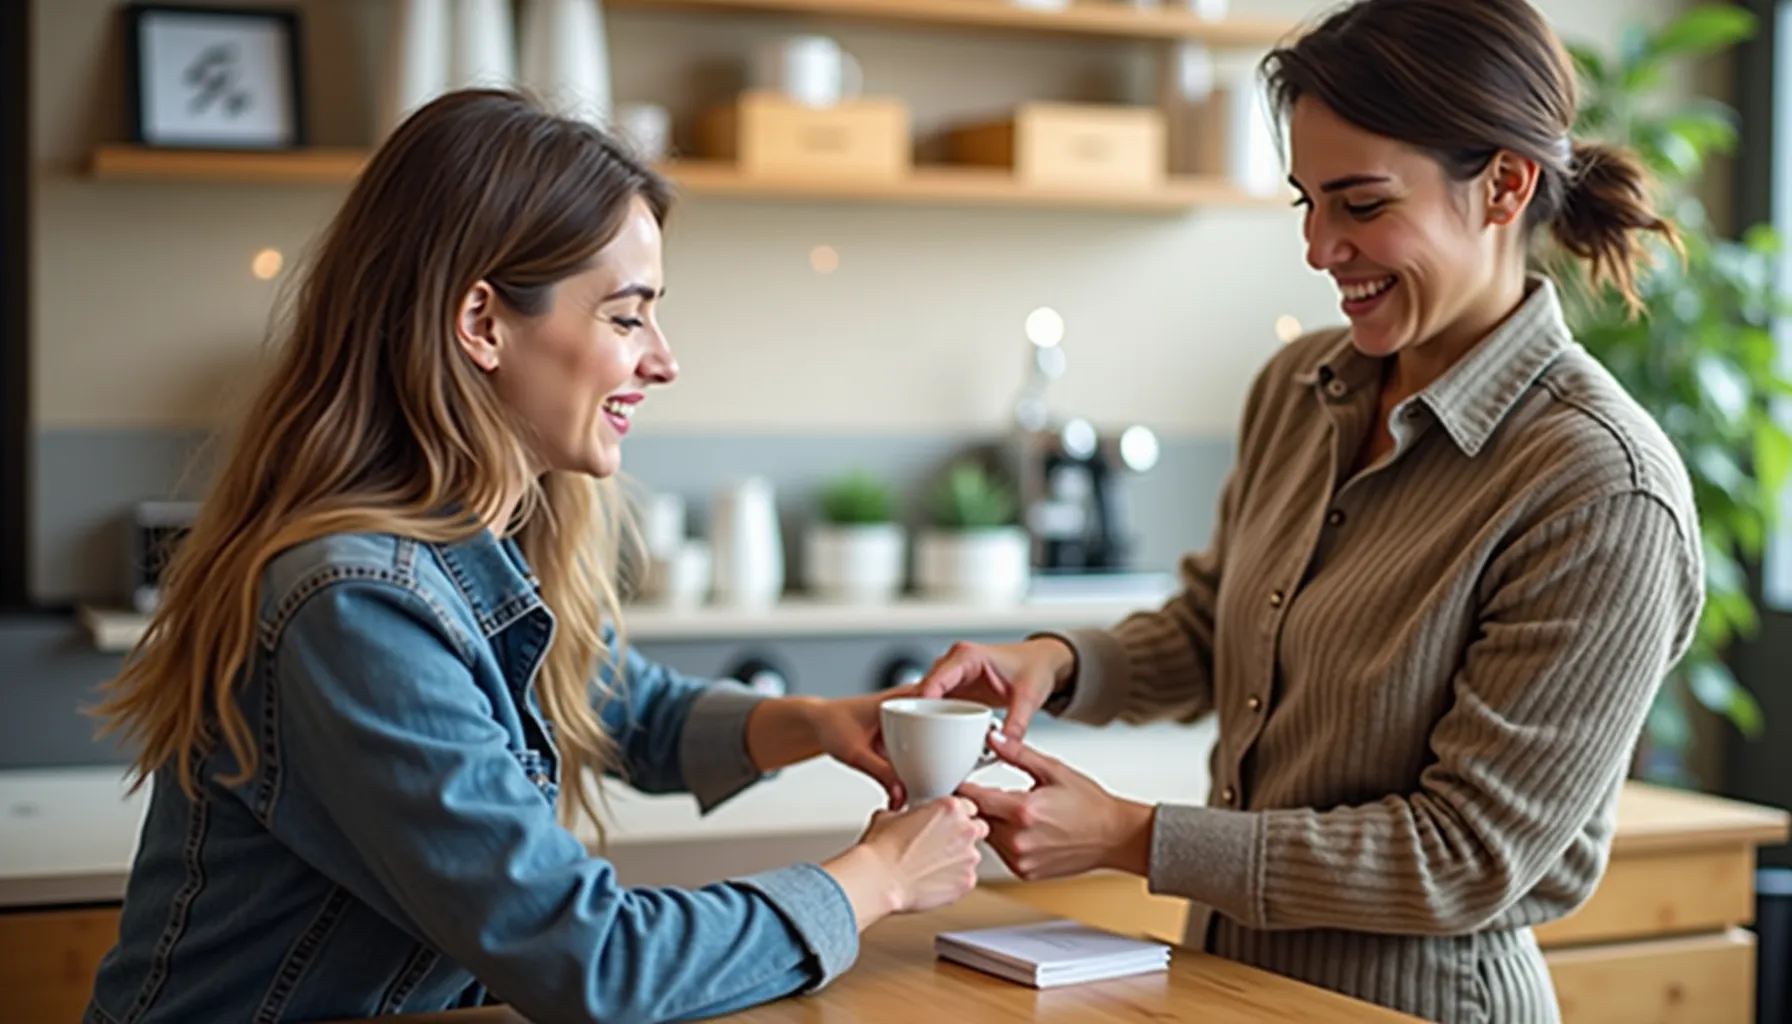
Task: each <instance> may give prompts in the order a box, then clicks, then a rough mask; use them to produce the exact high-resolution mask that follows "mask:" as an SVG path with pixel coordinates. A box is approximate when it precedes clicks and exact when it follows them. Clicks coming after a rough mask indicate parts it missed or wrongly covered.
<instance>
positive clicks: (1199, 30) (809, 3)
mask: <svg viewBox="0 0 1792 1024" xmlns="http://www.w3.org/2000/svg"><path fill="white" fill-rule="evenodd" d="M611 6H613V7H627V8H633V9H636V10H654V9H658V10H691V9H700V10H711V11H716V10H725V11H746V12H773V13H786V14H816V15H822V16H826V17H834V18H847V19H851V20H855V21H879V22H885V23H898V24H901V23H906V24H911V25H939V26H950V27H954V28H987V29H1000V30H1006V31H1013V32H1039V33H1047V34H1058V35H1078V36H1106V37H1110V38H1120V39H1199V40H1202V41H1204V42H1206V43H1208V44H1210V45H1213V46H1217V47H1225V48H1252V47H1262V48H1268V47H1271V46H1274V45H1275V44H1276V43H1278V42H1280V41H1282V40H1283V39H1285V38H1287V37H1288V36H1289V35H1290V34H1291V33H1293V32H1294V31H1295V30H1296V24H1295V23H1294V22H1292V21H1286V20H1279V19H1272V18H1227V19H1225V20H1222V21H1209V20H1207V19H1204V18H1200V17H1197V16H1196V15H1195V13H1194V12H1193V11H1190V10H1188V9H1186V8H1183V7H1181V6H1179V5H1177V4H1176V2H1175V0H1164V3H1163V5H1162V6H1160V7H1155V8H1152V7H1146V8H1139V7H1133V6H1131V5H1129V4H1126V3H1122V2H1117V0H1108V2H1103V3H1093V2H1091V3H1072V4H1071V5H1070V6H1069V7H1065V8H1060V9H1057V10H1051V9H1043V8H1037V7H1026V6H1022V5H1021V4H1017V3H1013V2H1010V0H612V3H611Z"/></svg>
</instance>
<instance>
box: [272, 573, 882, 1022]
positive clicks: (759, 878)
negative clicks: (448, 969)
mask: <svg viewBox="0 0 1792 1024" xmlns="http://www.w3.org/2000/svg"><path fill="white" fill-rule="evenodd" d="M453 635H454V634H453V633H452V632H451V631H450V628H449V627H448V626H447V625H446V624H445V621H444V620H443V619H441V618H440V617H439V616H438V614H437V613H436V612H435V611H434V610H433V608H432V607H431V605H430V603H429V602H428V601H427V600H426V599H425V598H424V596H423V595H422V594H420V593H419V592H417V591H415V590H412V589H411V588H410V587H408V586H405V585H402V584H399V583H390V582H385V581H374V580H352V581H343V582H337V583H332V584H330V585H328V586H326V587H324V588H323V589H321V590H320V591H318V592H317V593H315V594H313V595H311V596H310V597H308V598H307V599H306V600H305V602H304V603H303V604H302V605H301V606H300V608H299V609H298V610H297V611H296V612H294V613H293V615H292V617H291V618H290V619H289V620H288V623H287V625H286V627H285V629H284V630H283V632H282V634H281V636H280V638H279V640H278V646H277V648H276V650H275V652H274V654H273V659H274V660H273V663H272V665H271V670H272V671H273V673H274V678H273V679H271V680H270V681H269V693H270V696H271V699H272V701H273V707H274V708H275V709H276V710H275V711H274V712H273V713H274V714H276V715H277V716H278V718H277V730H276V732H275V733H274V734H273V735H275V736H277V737H278V744H277V747H276V748H275V749H274V750H271V751H268V752H267V753H268V762H269V763H268V764H267V765H265V766H264V768H263V771H265V772H270V773H273V775H274V777H275V778H276V779H277V783H276V789H275V792H274V796H273V802H272V803H271V804H270V805H269V806H268V807H267V809H266V811H265V814H266V817H267V821H268V827H269V828H270V830H271V831H272V832H273V833H274V834H275V835H276V836H277V837H278V838H280V839H281V840H282V841H283V842H285V843H287V844H288V845H289V846H291V847H292V848H293V849H294V850H295V852H297V853H298V854H299V855H301V856H303V857H305V858H306V859H307V860H309V861H310V862H311V863H312V864H313V865H315V866H316V867H317V868H318V870H320V871H322V872H323V873H324V874H326V875H328V876H330V877H332V878H333V879H334V880H336V881H337V883H338V884H340V885H341V886H343V887H344V888H345V889H346V890H348V891H349V892H350V893H352V894H353V895H355V896H356V897H358V898H360V899H362V900H364V901H365V902H367V903H368V904H369V905H371V906H373V907H374V908H375V909H376V910H378V911H379V912H381V913H382V914H385V915H386V916H387V917H389V918H390V919H391V920H393V921H395V922H397V923H399V924H400V925H401V926H403V927H405V928H406V929H408V930H410V931H411V932H412V933H413V934H415V935H416V936H418V938H419V939H420V940H421V941H424V942H427V943H429V944H430V945H432V946H434V947H435V948H437V949H439V950H441V951H442V952H443V953H445V954H446V955H448V956H450V957H452V958H453V959H454V960H456V961H458V962H459V963H460V964H462V965H463V966H465V967H466V968H467V969H468V970H470V971H472V972H473V974H474V975H475V976H476V977H478V978H479V979H480V980H481V981H482V982H484V983H485V984H486V985H487V987H488V988H490V989H491V991H492V993H493V994H494V995H496V996H497V997H498V998H500V999H502V1000H504V1001H505V1002H508V1003H510V1004H511V1005H513V1006H515V1007H516V1008H517V1009H518V1010H519V1011H520V1012H522V1013H523V1014H524V1015H526V1016H528V1017H530V1018H532V1019H536V1020H556V1021H604V1022H607V1024H615V1022H620V1021H629V1022H635V1021H660V1020H676V1019H684V1018H690V1017H698V1016H709V1015H714V1014H720V1013H725V1012H730V1011H733V1010H737V1009H741V1008H743V1007H746V1006H751V1005H754V1004H756V1003H760V1002H764V1001H766V1000H768V999H773V998H777V997H779V996H783V995H787V994H790V993H792V992H796V991H800V990H804V989H809V988H812V987H819V986H820V985H822V984H826V983H827V982H828V981H829V980H831V979H832V978H833V977H834V976H836V975H837V974H838V973H839V972H840V971H841V970H843V969H844V968H845V967H847V966H848V965H849V964H850V963H851V962H852V960H853V959H854V958H855V957H856V956H857V953H858V935H857V930H856V927H855V925H854V920H853V915H852V909H851V905H850V904H849V903H848V902H847V900H846V896H845V893H843V892H842V891H841V890H840V888H839V886H838V885H837V884H835V882H834V880H833V879H832V878H831V877H829V876H828V875H827V873H826V872H824V871H822V870H821V869H820V868H819V867H816V866H814V865H796V866H793V867H789V868H784V869H780V870H777V871H771V872H767V873H764V874H761V875H756V876H752V877H748V878H742V879H736V880H732V881H728V882H721V883H717V884H714V885H709V886H705V887H703V888H700V889H649V888H624V887H623V886H621V885H620V884H618V881H617V879H616V875H615V873H614V870H613V869H612V867H611V866H610V864H609V863H608V862H607V861H605V860H602V859H600V858H596V857H592V856H591V855H589V854H588V853H587V852H586V850H585V848H584V847H583V846H582V845H581V844H580V843H579V841H578V840H577V839H576V838H575V837H574V836H573V835H572V834H571V833H570V832H568V831H566V830H565V829H564V828H562V827H561V826H560V825H559V823H558V822H557V821H556V820H555V815H554V808H553V806H552V805H551V804H550V803H549V801H548V800H547V799H546V798H545V797H544V795H543V794H542V792H541V791H540V790H539V789H537V788H536V786H535V784H534V783H532V782H531V781H529V779H528V778H527V777H526V775H525V774H524V773H523V771H522V769H521V768H520V767H519V765H518V762H517V760H516V758H515V757H514V756H513V755H512V753H511V752H510V750H509V749H508V747H507V744H506V740H505V735H504V731H503V729H502V728H501V727H500V726H499V725H498V723H497V722H496V721H495V720H494V718H493V716H492V705H491V704H490V701H489V699H488V697H487V696H486V694H485V693H484V692H483V691H482V690H481V689H480V688H479V687H478V685H477V684H476V683H475V682H474V678H473V675H472V672H471V669H470V667H469V666H468V664H467V663H466V662H465V661H463V660H462V657H461V655H460V654H459V653H458V652H457V648H456V647H455V641H454V639H453Z"/></svg>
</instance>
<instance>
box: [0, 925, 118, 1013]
mask: <svg viewBox="0 0 1792 1024" xmlns="http://www.w3.org/2000/svg"><path fill="white" fill-rule="evenodd" d="M117 939H118V909H117V908H116V907H91V908H81V909H75V910H60V909H52V910H8V911H0V1021H21V1022H24V1021H46V1022H47V1021H77V1020H80V1019H81V1012H82V1011H83V1010H85V1009H86V1008H87V997H88V994H89V993H90V992H92V991H93V976H94V972H95V971H97V970H98V969H99V966H100V958H101V957H104V956H105V955H106V951H107V950H109V949H111V948H112V944H113V943H114V942H115V941H117Z"/></svg>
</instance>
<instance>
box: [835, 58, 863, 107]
mask: <svg viewBox="0 0 1792 1024" xmlns="http://www.w3.org/2000/svg"><path fill="white" fill-rule="evenodd" d="M840 68H841V70H842V71H844V72H845V74H843V75H841V80H842V81H841V88H842V95H843V96H844V97H845V98H846V99H849V100H851V99H857V98H858V96H859V94H860V93H862V92H864V91H865V69H864V68H862V67H860V66H859V58H857V57H854V56H853V55H852V54H850V53H847V52H846V51H844V50H842V51H841V52H840Z"/></svg>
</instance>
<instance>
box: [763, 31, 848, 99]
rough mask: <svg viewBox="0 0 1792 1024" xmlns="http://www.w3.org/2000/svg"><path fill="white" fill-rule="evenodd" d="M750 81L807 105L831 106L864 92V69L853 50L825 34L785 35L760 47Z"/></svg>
mask: <svg viewBox="0 0 1792 1024" xmlns="http://www.w3.org/2000/svg"><path fill="white" fill-rule="evenodd" d="M753 85H754V87H756V88H759V89H767V90H771V91H774V92H780V93H783V94H784V95H785V96H786V97H787V98H789V99H790V100H791V102H793V103H800V104H802V105H803V106H806V107H831V106H833V105H835V104H837V103H839V102H840V101H841V100H844V99H851V98H853V97H855V96H857V95H859V94H860V93H861V92H863V91H864V88H865V73H864V71H863V69H861V68H860V67H859V62H858V60H857V59H856V58H854V57H853V55H852V54H850V53H847V52H846V51H845V50H843V49H841V48H840V44H839V43H837V42H835V41H834V40H833V39H831V38H829V37H827V36H814V35H800V36H786V37H784V38H783V39H779V40H775V41H774V42H772V43H770V44H768V45H767V46H765V47H764V48H762V49H761V50H760V51H759V53H758V56H757V58H756V60H755V62H754V67H753Z"/></svg>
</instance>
